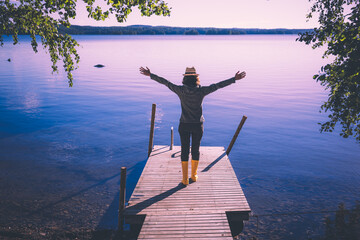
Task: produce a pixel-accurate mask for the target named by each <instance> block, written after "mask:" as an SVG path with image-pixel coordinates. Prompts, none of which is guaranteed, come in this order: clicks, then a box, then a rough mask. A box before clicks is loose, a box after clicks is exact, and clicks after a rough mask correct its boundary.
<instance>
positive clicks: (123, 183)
mask: <svg viewBox="0 0 360 240" xmlns="http://www.w3.org/2000/svg"><path fill="white" fill-rule="evenodd" d="M125 190H126V167H121V173H120V197H119V214H118V230H119V231H120V230H122V227H123V225H124V223H123V217H122V212H123V210H124V208H125V192H126V191H125Z"/></svg>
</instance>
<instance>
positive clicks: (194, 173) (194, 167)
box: [191, 160, 199, 182]
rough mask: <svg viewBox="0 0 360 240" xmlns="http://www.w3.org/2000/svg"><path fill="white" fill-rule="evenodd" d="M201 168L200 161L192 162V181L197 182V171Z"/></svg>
mask: <svg viewBox="0 0 360 240" xmlns="http://www.w3.org/2000/svg"><path fill="white" fill-rule="evenodd" d="M198 166H199V160H191V180H193V181H194V182H196V181H197V179H198V175H197V169H198Z"/></svg>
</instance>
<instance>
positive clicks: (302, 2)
mask: <svg viewBox="0 0 360 240" xmlns="http://www.w3.org/2000/svg"><path fill="white" fill-rule="evenodd" d="M101 2H104V1H102V0H97V1H96V3H101ZM167 3H168V5H169V6H170V7H171V8H172V10H171V16H170V17H163V16H151V17H141V15H140V12H139V10H138V9H137V8H134V9H133V12H132V13H131V14H130V16H129V17H128V20H127V21H126V22H125V23H118V22H117V21H116V19H115V18H114V17H112V18H110V19H107V20H106V21H100V22H96V21H95V20H92V19H89V18H88V17H87V12H86V8H85V4H84V3H83V2H82V1H78V2H77V4H78V9H77V10H78V11H77V17H76V19H75V20H74V21H72V24H74V25H88V26H128V25H137V24H141V25H152V26H173V27H217V28H233V27H235V28H313V27H315V26H317V22H316V18H314V19H312V20H311V21H309V22H307V19H306V14H307V13H308V12H309V9H310V7H311V3H310V2H309V1H308V0H222V1H214V0H168V1H167Z"/></svg>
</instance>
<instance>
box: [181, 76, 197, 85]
mask: <svg viewBox="0 0 360 240" xmlns="http://www.w3.org/2000/svg"><path fill="white" fill-rule="evenodd" d="M197 80H198V76H196V75H190V76H184V78H183V81H182V83H183V84H185V85H187V86H189V87H196V86H197V84H196V82H197Z"/></svg>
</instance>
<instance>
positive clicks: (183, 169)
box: [181, 161, 189, 186]
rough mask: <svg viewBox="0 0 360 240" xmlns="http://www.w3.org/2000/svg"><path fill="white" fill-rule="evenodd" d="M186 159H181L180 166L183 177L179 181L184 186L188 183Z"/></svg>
mask: <svg viewBox="0 0 360 240" xmlns="http://www.w3.org/2000/svg"><path fill="white" fill-rule="evenodd" d="M188 163H189V162H188V161H181V166H182V174H183V179H182V181H181V183H182V184H184V185H185V186H186V185H188V184H189V177H188V169H189V168H188V166H189V165H188Z"/></svg>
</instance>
